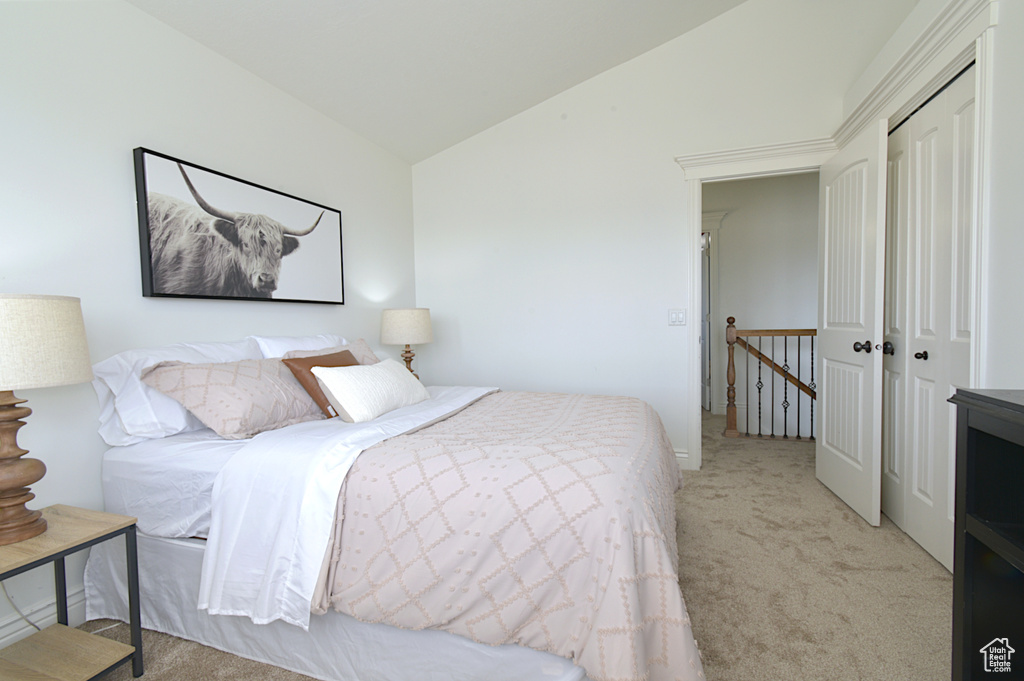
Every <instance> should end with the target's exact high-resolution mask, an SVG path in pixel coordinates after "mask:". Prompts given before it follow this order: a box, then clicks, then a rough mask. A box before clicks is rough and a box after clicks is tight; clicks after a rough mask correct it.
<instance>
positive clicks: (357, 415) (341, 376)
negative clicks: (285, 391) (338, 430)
mask: <svg viewBox="0 0 1024 681" xmlns="http://www.w3.org/2000/svg"><path fill="white" fill-rule="evenodd" d="M311 371H312V372H313V375H314V376H316V377H317V380H318V381H320V386H321V387H322V388H323V391H324V395H326V396H327V399H328V401H329V402H330V403H331V406H333V407H334V409H335V410H336V411H337V412H338V416H339V417H341V419H342V420H343V421H348V422H349V423H362V422H364V421H372V420H373V419H375V418H377V417H378V416H380V415H381V414H386V413H387V412H389V411H392V410H394V409H398V408H400V407H408V406H410V405H413V404H417V403H419V402H422V401H423V400H426V399H428V398H429V397H430V394H429V393H428V392H427V389H426V388H424V387H423V384H422V383H420V382H419V380H417V378H416V377H415V376H413V375H412V374H411V373H410V372H409V370H408V369H406V368H405V367H404V366H402V365H401V364H399V363H398V362H396V361H395V360H393V359H385V360H383V361H381V362H378V363H377V364H370V365H367V366H351V367H313V368H312V369H311Z"/></svg>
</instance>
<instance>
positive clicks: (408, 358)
mask: <svg viewBox="0 0 1024 681" xmlns="http://www.w3.org/2000/svg"><path fill="white" fill-rule="evenodd" d="M432 340H434V333H433V331H431V329H430V309H429V308H425V307H417V308H411V309H404V310H384V312H383V313H382V314H381V317H380V342H381V343H382V344H384V345H404V346H405V352H403V353H402V359H404V360H405V368H406V369H408V370H409V373H411V374H412V375H413V376H416V374H415V372H413V370H412V358H413V357H414V356H415V355H416V353H414V352H413V351H412V347H410V346H412V345H416V344H419V343H429V342H431V341H432ZM416 378H419V376H416Z"/></svg>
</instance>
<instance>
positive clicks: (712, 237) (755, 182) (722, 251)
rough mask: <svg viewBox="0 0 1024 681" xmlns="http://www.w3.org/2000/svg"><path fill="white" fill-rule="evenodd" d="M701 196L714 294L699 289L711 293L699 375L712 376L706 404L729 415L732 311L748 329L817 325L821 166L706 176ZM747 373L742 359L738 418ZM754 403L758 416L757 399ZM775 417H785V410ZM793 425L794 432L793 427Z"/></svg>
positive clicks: (706, 276) (742, 414) (706, 277)
mask: <svg viewBox="0 0 1024 681" xmlns="http://www.w3.org/2000/svg"><path fill="white" fill-rule="evenodd" d="M701 203H702V218H703V219H702V232H703V234H702V244H704V247H705V252H704V255H703V257H702V258H701V262H702V263H703V269H704V271H703V272H702V277H701V280H702V282H706V286H707V287H708V288H709V290H710V297H708V296H705V295H704V294H703V291H702V301H707V300H709V301H710V302H709V303H704V304H705V305H707V308H708V311H707V315H706V316H707V319H706V327H707V331H706V332H705V333H707V339H706V341H705V340H703V339H702V348H701V352H702V357H701V361H702V370H703V372H704V373H703V374H702V378H703V377H704V376H705V375H706V376H707V384H708V387H709V392H710V400H705V401H704V403H703V408H704V410H706V411H710V413H711V414H714V415H724V414H725V409H726V364H727V358H726V352H725V349H726V342H725V326H726V319H727V318H728V317H730V316H731V317H735V318H736V325H737V326H738V327H740V328H747V329H773V328H774V329H800V328H815V327H816V325H817V291H818V287H817V277H818V242H817V239H818V174H817V172H814V171H809V172H805V173H799V174H788V175H776V176H768V177H756V178H747V179H740V180H729V181H721V182H705V183H703V185H702V195H701ZM705 353H709V354H710V357H708V356H707V355H706V354H705ZM805 375H806V374H805ZM752 380H753V379H752ZM766 380H767V379H766ZM746 381H747V371H746V367H745V366H742V365H741V366H738V367H737V377H736V386H737V412H738V414H739V420H740V422H741V423H742V422H744V421H746V418H747V417H746V415H747V411H748V405H747V395H748V392H749V391H746V390H742V389H740V387H739V386H741V385H745V382H746ZM780 394H781V392H780ZM702 397H703V395H702ZM751 409H752V410H753V413H754V415H755V416H756V414H757V408H756V405H752V406H751ZM777 417H778V418H779V419H781V418H782V411H781V410H780V411H779V414H778V415H777ZM793 426H794V424H790V427H789V432H791V433H793V432H796V430H794V427H793ZM807 426H808V424H806V423H805V424H804V427H805V428H806V427H807ZM783 431H784V428H783V427H782V426H781V424H779V427H778V432H779V433H782V432H783ZM808 434H809V433H804V435H808Z"/></svg>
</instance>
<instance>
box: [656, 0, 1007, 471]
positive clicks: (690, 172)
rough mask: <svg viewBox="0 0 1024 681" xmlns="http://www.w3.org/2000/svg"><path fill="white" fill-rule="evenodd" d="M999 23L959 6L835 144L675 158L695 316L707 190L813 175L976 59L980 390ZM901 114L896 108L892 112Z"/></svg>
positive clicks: (980, 9) (972, 6)
mask: <svg viewBox="0 0 1024 681" xmlns="http://www.w3.org/2000/svg"><path fill="white" fill-rule="evenodd" d="M997 23H998V2H997V0H953V1H952V2H950V3H949V5H947V6H946V8H945V9H944V10H943V11H942V12H940V13H939V15H938V16H936V17H935V19H934V20H933V21H932V22H931V23H930V24H929V25H928V26H927V28H926V29H925V30H924V31H922V33H921V35H920V36H919V37H918V38H917V39H916V40H915V41H914V42H913V44H912V46H911V48H910V49H909V50H907V51H906V53H904V54H903V56H902V57H900V58H899V59H897V61H896V63H895V64H894V65H893V66H892V67H891V68H890V69H889V70H888V71H887V72H885V74H884V75H883V76H882V77H881V78H880V79H879V82H878V85H877V86H875V88H874V89H872V90H871V91H870V92H869V93H867V94H866V95H865V97H864V98H863V101H861V103H860V104H859V105H858V106H857V107H856V108H855V109H854V110H853V112H852V113H851V114H850V115H849V116H848V117H847V118H846V120H845V121H844V122H843V124H842V125H841V126H840V127H839V129H838V130H837V131H836V133H835V135H833V136H832V137H829V138H818V139H811V140H805V141H798V142H790V143H784V144H774V145H764V146H757V147H747V148H741V149H729V150H723V151H716V152H709V153H701V154H690V155H686V156H678V157H676V159H675V160H676V163H678V164H679V166H680V167H681V168H682V170H683V173H684V176H685V178H686V185H687V197H688V202H689V206H688V208H689V211H688V214H687V219H688V224H689V226H690V235H689V236H690V253H691V254H692V257H691V261H690V309H691V310H699V309H700V304H701V280H700V278H701V251H700V238H701V228H702V224H703V219H702V213H703V206H702V196H701V195H702V184H703V183H704V182H715V181H722V180H734V179H740V178H748V177H759V176H770V175H785V174H792V173H802V172H808V171H815V170H817V169H818V168H820V167H821V164H822V163H823V162H824V161H825V160H826V159H828V158H829V157H831V156H832V155H833V154H835V152H836V150H837V149H838V147H839V146H840V143H842V142H844V141H846V140H848V139H850V138H851V137H853V136H854V135H856V133H857V132H858V131H859V130H860V129H861V128H862V127H863V126H864V125H866V124H867V122H869V121H871V120H874V119H877V118H880V117H882V116H884V115H885V112H889V121H890V127H891V125H892V124H895V123H898V122H899V121H900V120H902V118H905V117H906V114H908V113H909V112H910V111H912V110H913V109H914V108H916V107H917V106H919V105H920V104H921V103H922V102H924V101H925V100H926V99H927V98H928V97H929V96H931V94H932V93H933V92H934V91H935V90H936V89H937V87H938V85H939V84H941V83H943V82H945V81H944V80H943V78H946V79H947V80H948V78H949V76H950V75H951V74H955V73H957V72H959V71H960V70H961V69H963V68H964V67H965V66H966V65H967V64H968V63H969V62H970V61H971V60H972V59H973V60H974V61H975V63H976V65H977V68H978V73H977V86H976V95H977V98H976V102H977V107H978V109H977V119H976V131H975V135H976V136H977V137H976V144H975V149H976V150H977V151H976V154H977V156H976V163H975V168H976V173H975V184H976V192H975V196H976V201H975V220H976V224H975V230H974V244H973V247H974V258H975V268H974V281H973V283H972V298H973V302H974V315H975V327H974V333H973V334H972V337H971V386H976V385H977V384H978V381H979V379H980V377H981V376H983V375H984V373H983V371H984V364H983V362H984V357H983V356H982V355H983V353H982V352H981V348H982V347H984V343H983V339H982V336H983V334H984V333H985V329H986V324H987V323H988V320H987V318H986V314H985V308H986V304H985V302H986V300H987V299H988V295H987V291H986V285H985V281H984V279H983V278H982V277H981V273H982V272H983V271H984V263H983V261H982V257H983V254H984V250H983V249H984V246H985V237H986V234H987V233H988V222H989V209H988V206H989V190H988V185H989V182H988V181H987V180H988V178H989V177H990V170H989V159H990V158H991V148H992V142H991V129H992V126H991V115H992V106H991V101H992V64H993V54H992V44H993V40H994V37H993V28H994V27H995V26H996V25H997ZM894 107H895V109H894ZM690 348H693V349H697V351H696V352H690V365H689V370H690V376H695V377H699V376H700V375H701V366H700V362H701V357H700V351H699V348H700V325H698V324H692V325H691V326H690ZM700 391H701V385H700V381H699V380H691V381H690V388H689V400H688V404H689V405H690V407H691V408H690V417H689V424H688V425H689V436H690V438H689V442H688V450H687V452H686V456H685V457H683V456H681V457H680V459H681V463H682V465H683V466H684V467H686V468H690V469H694V470H697V469H699V468H700V467H701V458H702V456H701V410H700V405H701V394H700Z"/></svg>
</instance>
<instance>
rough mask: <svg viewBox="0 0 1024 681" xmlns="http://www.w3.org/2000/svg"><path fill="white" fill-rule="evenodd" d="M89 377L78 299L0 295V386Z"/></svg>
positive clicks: (27, 385)
mask: <svg viewBox="0 0 1024 681" xmlns="http://www.w3.org/2000/svg"><path fill="white" fill-rule="evenodd" d="M89 380H92V363H91V362H90V361H89V346H88V343H87V342H86V339H85V322H84V321H83V320H82V305H81V301H80V300H79V299H78V298H70V297H67V296H36V295H15V294H0V390H19V389H22V388H48V387H51V386H57V385H70V384H72V383H84V382H86V381H89Z"/></svg>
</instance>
